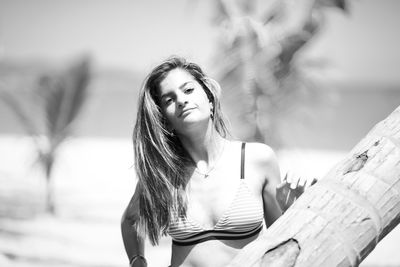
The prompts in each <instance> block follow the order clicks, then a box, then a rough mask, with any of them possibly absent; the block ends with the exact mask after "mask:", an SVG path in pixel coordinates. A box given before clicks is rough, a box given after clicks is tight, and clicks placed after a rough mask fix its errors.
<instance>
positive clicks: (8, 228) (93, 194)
mask: <svg viewBox="0 0 400 267" xmlns="http://www.w3.org/2000/svg"><path fill="white" fill-rule="evenodd" d="M345 153H346V151H315V150H314V151H313V150H290V151H289V150H286V151H279V153H278V159H279V161H280V165H281V169H282V170H281V171H282V172H283V173H284V172H286V171H287V170H290V171H294V172H295V173H298V174H299V175H305V176H307V177H321V176H323V175H324V174H325V173H326V172H327V171H328V170H329V169H330V167H332V166H333V165H334V164H335V163H337V162H338V161H339V160H340V159H341V158H342V157H343V156H344V155H345ZM0 159H1V164H0V240H1V242H0V266H2V267H7V266H15V267H25V266H32V267H36V266H38V267H39V266H53V267H54V266H60V267H61V266H63V267H67V266H71V267H72V266H104V267H106V266H110V267H112V266H128V264H127V259H126V256H125V252H124V248H123V244H122V239H121V235H120V228H119V222H120V216H121V214H122V211H123V209H124V208H125V205H126V204H127V203H128V201H129V199H130V196H131V194H132V192H133V190H134V186H135V176H134V170H133V168H132V164H133V152H132V145H131V142H130V140H129V139H121V138H119V139H117V138H72V139H70V140H68V141H67V142H66V143H64V144H63V146H62V147H61V148H60V151H59V158H58V159H57V162H56V165H55V169H54V177H53V178H54V181H53V182H54V183H53V186H54V192H55V195H56V208H57V214H56V216H49V215H46V214H44V213H43V212H42V211H43V205H44V188H45V184H44V179H43V177H42V174H41V171H40V168H39V165H38V164H36V163H35V153H34V150H33V146H32V142H31V139H30V138H28V137H23V136H15V135H2V136H0ZM399 242H400V229H399V227H397V228H396V229H394V230H393V231H392V232H391V233H390V234H389V235H388V236H387V237H385V238H384V239H383V240H382V241H381V242H380V243H379V244H378V246H377V248H376V249H375V250H374V251H373V252H372V253H371V254H370V255H369V256H368V258H367V259H366V260H365V261H364V262H363V263H362V264H361V266H365V267H366V266H400V255H399V253H397V251H398V248H399V245H398V244H399ZM169 254H170V240H169V238H163V239H162V240H161V242H160V245H159V246H157V247H152V246H151V245H150V244H148V245H147V247H146V256H147V258H148V261H149V266H154V267H165V266H167V265H168V264H169V257H170V255H169Z"/></svg>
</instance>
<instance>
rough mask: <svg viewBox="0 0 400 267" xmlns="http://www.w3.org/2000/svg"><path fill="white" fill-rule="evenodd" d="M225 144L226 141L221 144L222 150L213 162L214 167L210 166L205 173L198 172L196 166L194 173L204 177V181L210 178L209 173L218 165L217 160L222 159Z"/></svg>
mask: <svg viewBox="0 0 400 267" xmlns="http://www.w3.org/2000/svg"><path fill="white" fill-rule="evenodd" d="M225 142H226V141H225V140H224V142H223V144H222V149H221V151H220V152H219V153H218V157H217V159H216V160H215V161H214V165H212V166H211V167H210V168H208V169H207V171H205V172H203V171H200V169H199V167H197V166H196V168H195V169H194V171H195V172H196V173H198V174H200V175H201V176H204V177H203V178H204V179H206V178H208V177H209V176H210V173H211V172H212V171H213V170H214V169H215V167H216V166H217V165H218V162H219V160H220V159H221V157H222V153H223V152H224V150H225Z"/></svg>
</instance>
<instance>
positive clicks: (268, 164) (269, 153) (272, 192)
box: [262, 145, 282, 226]
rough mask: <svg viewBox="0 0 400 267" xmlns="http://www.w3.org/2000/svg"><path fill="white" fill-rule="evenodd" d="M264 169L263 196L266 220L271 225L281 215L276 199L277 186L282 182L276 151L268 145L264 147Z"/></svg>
mask: <svg viewBox="0 0 400 267" xmlns="http://www.w3.org/2000/svg"><path fill="white" fill-rule="evenodd" d="M263 150H264V152H263V160H262V162H263V169H264V173H265V180H264V184H263V190H262V197H263V202H264V220H265V223H266V225H267V226H270V225H271V224H272V223H273V222H275V221H276V220H277V219H278V218H279V217H280V216H281V215H282V210H281V207H280V205H279V203H278V201H277V199H276V188H277V186H278V185H279V183H280V182H281V178H280V170H279V165H278V160H277V158H276V155H275V152H274V151H273V150H272V149H271V148H270V147H268V146H266V145H265V146H264V148H263Z"/></svg>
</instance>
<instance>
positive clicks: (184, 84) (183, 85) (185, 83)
mask: <svg viewBox="0 0 400 267" xmlns="http://www.w3.org/2000/svg"><path fill="white" fill-rule="evenodd" d="M192 82H193V81H187V82H184V83H183V84H181V86H179V89H181V90H182V89H183V87H185V86H186V85H187V84H189V83H192Z"/></svg>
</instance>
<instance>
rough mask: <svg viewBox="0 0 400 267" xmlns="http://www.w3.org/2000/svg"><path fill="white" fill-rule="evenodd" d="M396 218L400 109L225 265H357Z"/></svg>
mask: <svg viewBox="0 0 400 267" xmlns="http://www.w3.org/2000/svg"><path fill="white" fill-rule="evenodd" d="M399 219H400V107H398V108H397V109H396V110H395V111H394V112H393V113H392V114H390V116H389V117H387V118H386V119H385V120H383V121H381V122H380V123H378V124H377V125H376V126H375V127H374V128H373V129H372V130H371V131H370V132H369V133H368V135H367V136H366V137H365V138H364V139H362V140H361V141H360V143H358V144H357V145H356V146H355V147H354V148H353V150H352V151H351V152H350V153H349V154H348V156H347V157H346V158H345V159H343V161H341V162H340V163H339V164H337V165H336V166H335V167H334V168H333V169H332V170H331V171H330V172H329V173H328V174H327V175H326V176H325V177H323V178H322V179H321V180H319V181H318V182H317V183H316V184H314V185H313V186H311V187H310V188H309V189H308V190H307V191H306V192H305V193H304V194H303V195H302V196H301V197H300V198H299V199H298V200H297V201H296V202H295V203H294V204H293V205H292V206H291V207H290V208H289V209H288V210H287V211H286V212H285V214H283V215H282V216H281V217H280V218H279V219H278V220H277V221H276V222H275V223H274V224H273V225H272V226H271V227H270V228H269V229H267V231H266V235H265V236H263V238H261V239H259V240H257V241H256V242H253V243H251V244H249V245H248V246H246V247H245V248H244V249H243V250H242V251H241V252H240V253H239V254H238V255H237V256H236V257H235V258H234V259H233V261H232V262H231V263H230V264H229V267H239V266H240V267H246V266H268V267H272V266H273V267H276V266H282V267H283V266H284V267H287V266H297V267H298V266H306V267H309V266H328V267H329V266H358V265H359V264H360V262H361V261H362V260H363V259H365V257H366V256H367V255H368V254H369V253H370V252H371V251H372V250H373V249H374V248H375V246H376V244H377V243H378V242H379V241H380V240H381V239H382V238H383V237H385V236H386V235H387V234H388V233H389V232H390V231H391V230H392V229H393V228H394V227H395V226H396V225H397V224H398V223H399Z"/></svg>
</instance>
